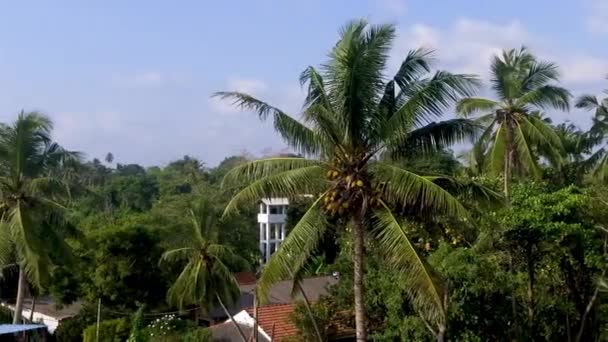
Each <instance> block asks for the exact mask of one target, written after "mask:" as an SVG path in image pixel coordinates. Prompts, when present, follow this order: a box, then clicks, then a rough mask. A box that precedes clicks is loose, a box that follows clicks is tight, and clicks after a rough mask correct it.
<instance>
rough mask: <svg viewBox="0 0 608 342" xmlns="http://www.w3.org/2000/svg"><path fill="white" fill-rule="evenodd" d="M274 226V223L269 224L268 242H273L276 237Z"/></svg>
mask: <svg viewBox="0 0 608 342" xmlns="http://www.w3.org/2000/svg"><path fill="white" fill-rule="evenodd" d="M275 226H276V224H274V223H271V224H270V237H269V240H270V239H272V240H274V239H276V238H277V236H276V235H275Z"/></svg>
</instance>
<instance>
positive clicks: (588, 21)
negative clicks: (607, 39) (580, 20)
mask: <svg viewBox="0 0 608 342" xmlns="http://www.w3.org/2000/svg"><path fill="white" fill-rule="evenodd" d="M586 5H587V6H586V7H587V11H588V13H587V16H586V18H585V26H586V27H587V30H589V31H590V32H594V33H608V1H607V0H587V2H586Z"/></svg>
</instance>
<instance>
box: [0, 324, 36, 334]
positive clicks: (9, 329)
mask: <svg viewBox="0 0 608 342" xmlns="http://www.w3.org/2000/svg"><path fill="white" fill-rule="evenodd" d="M38 329H44V330H46V326H45V325H43V324H0V335H5V334H14V333H19V332H23V331H30V330H38Z"/></svg>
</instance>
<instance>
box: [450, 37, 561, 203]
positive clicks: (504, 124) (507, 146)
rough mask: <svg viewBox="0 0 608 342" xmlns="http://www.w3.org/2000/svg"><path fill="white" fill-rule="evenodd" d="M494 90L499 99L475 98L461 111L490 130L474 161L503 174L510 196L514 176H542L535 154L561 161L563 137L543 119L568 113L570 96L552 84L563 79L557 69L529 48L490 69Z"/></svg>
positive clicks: (461, 104) (509, 52) (476, 147)
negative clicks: (544, 114)
mask: <svg viewBox="0 0 608 342" xmlns="http://www.w3.org/2000/svg"><path fill="white" fill-rule="evenodd" d="M491 72H492V79H491V84H492V90H493V91H494V92H495V94H496V97H497V98H498V100H493V99H486V98H478V97H471V98H467V99H463V100H461V101H460V102H459V103H458V105H457V111H458V112H459V113H460V114H461V115H464V116H468V115H470V114H473V113H481V114H482V115H481V116H479V117H478V118H477V121H478V122H479V123H480V124H483V125H485V126H486V129H485V131H484V132H483V133H482V135H481V137H480V139H479V140H478V142H477V143H476V144H475V145H474V147H473V155H474V159H475V160H476V161H477V163H483V164H484V167H488V168H489V169H490V171H491V172H493V173H494V174H499V173H501V172H502V174H503V177H504V193H505V196H506V197H507V198H508V197H509V194H510V189H511V179H512V177H513V173H514V172H517V173H520V174H531V175H533V176H536V177H540V169H539V167H538V157H539V156H537V155H535V153H534V152H535V150H538V149H542V150H543V151H547V152H549V153H550V154H551V156H552V157H553V158H554V159H557V158H558V156H559V153H560V152H561V151H562V149H563V148H562V145H561V142H560V139H559V137H558V136H557V135H556V134H555V132H554V131H553V130H552V129H551V127H550V126H549V125H548V124H547V123H546V122H543V120H542V119H541V118H540V116H539V115H538V111H539V110H544V109H560V110H568V109H569V103H568V101H569V99H570V96H571V95H570V92H569V91H568V90H566V89H564V88H562V87H558V86H556V85H553V84H551V82H557V81H558V80H559V71H558V68H557V65H555V64H553V63H550V62H545V61H538V60H537V59H536V57H535V56H534V55H532V54H531V53H530V52H529V51H528V50H526V48H521V49H519V50H515V49H513V50H506V51H503V53H502V55H501V56H494V58H493V60H492V65H491Z"/></svg>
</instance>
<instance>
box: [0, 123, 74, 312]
mask: <svg viewBox="0 0 608 342" xmlns="http://www.w3.org/2000/svg"><path fill="white" fill-rule="evenodd" d="M52 129H53V124H52V122H51V121H50V120H49V119H48V118H47V117H45V116H43V115H41V114H39V113H35V112H31V113H25V112H21V113H19V116H18V117H17V120H16V121H15V122H14V123H13V124H12V125H10V126H7V125H3V126H2V127H0V207H1V208H0V210H1V212H2V217H1V220H0V230H1V231H0V264H2V265H7V264H10V263H12V262H13V261H12V260H16V261H17V264H18V265H19V278H18V285H17V288H18V290H17V301H16V305H15V316H14V322H13V323H18V322H20V321H21V311H22V309H23V298H24V296H25V291H26V287H27V283H28V281H29V282H30V283H31V284H33V285H34V286H36V287H37V288H42V287H43V286H45V285H48V279H49V277H50V274H51V270H52V267H53V265H54V264H56V261H57V260H60V259H62V260H63V262H66V261H68V259H69V257H70V254H71V251H70V248H69V246H68V245H67V244H66V242H65V237H66V234H67V233H68V232H67V231H66V229H64V228H65V224H64V223H65V222H64V216H63V213H62V211H63V209H64V207H63V206H62V205H61V204H60V203H59V202H60V201H62V200H64V199H66V198H67V196H68V192H67V188H66V187H65V184H64V183H63V182H62V180H61V179H58V178H56V177H53V176H52V172H51V171H52V170H53V169H54V168H56V167H58V166H59V165H61V164H62V163H63V162H65V161H66V160H68V159H77V158H79V156H78V153H74V152H68V151H66V150H65V149H63V148H62V147H61V146H59V145H58V144H57V143H55V142H53V140H52V139H51V132H52Z"/></svg>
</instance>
